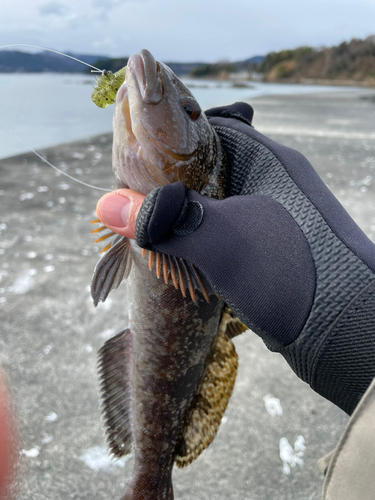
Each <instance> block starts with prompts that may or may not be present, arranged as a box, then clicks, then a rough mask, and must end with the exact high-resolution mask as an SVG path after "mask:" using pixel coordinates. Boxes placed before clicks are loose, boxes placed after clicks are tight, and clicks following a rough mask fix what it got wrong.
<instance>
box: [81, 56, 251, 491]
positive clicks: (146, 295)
mask: <svg viewBox="0 0 375 500" xmlns="http://www.w3.org/2000/svg"><path fill="white" fill-rule="evenodd" d="M114 105H115V109H114V118H113V149H112V167H113V173H114V176H115V180H116V188H117V189H120V188H130V189H132V190H135V191H139V192H141V193H143V194H145V195H147V194H148V193H149V192H150V191H152V190H153V189H155V188H157V187H161V186H165V185H167V184H170V183H173V182H177V181H179V182H182V183H183V184H184V185H185V186H186V187H187V188H188V189H194V190H196V191H197V192H199V193H201V194H202V195H204V196H209V197H212V198H216V199H223V198H225V197H226V196H227V185H228V176H229V169H228V162H227V160H226V157H225V153H224V151H223V150H222V148H221V146H220V141H219V139H218V137H217V135H216V133H215V131H214V129H213V128H212V127H211V126H210V124H209V122H208V120H207V117H206V116H205V114H204V112H203V111H202V110H201V108H200V106H199V104H198V102H197V101H196V99H195V98H194V97H193V95H192V93H191V92H190V90H189V89H188V88H187V87H186V86H185V85H184V84H183V82H181V80H179V79H178V77H177V76H176V75H175V74H174V73H173V72H172V70H171V69H170V68H169V67H168V66H166V65H165V64H163V63H162V62H158V61H156V60H155V58H154V57H153V55H152V54H151V53H150V52H149V51H147V50H145V49H144V50H142V51H141V52H140V53H139V54H133V55H132V56H131V57H130V58H129V60H128V64H127V68H126V76H125V81H124V83H123V84H122V85H121V87H120V88H119V90H118V91H117V93H116V98H115V103H114ZM94 222H95V221H94ZM104 229H105V226H101V227H100V228H99V229H97V230H95V231H96V232H98V231H102V230H104ZM109 236H113V233H109ZM104 239H106V235H105V236H103V237H101V238H99V240H104ZM97 241H98V240H97ZM105 250H106V253H105V254H104V256H103V257H102V258H101V259H100V260H99V262H98V264H97V266H96V268H95V271H94V276H93V279H92V283H91V293H92V297H93V300H94V304H95V305H97V304H98V303H99V302H100V301H105V300H106V298H107V296H108V294H109V293H110V292H111V290H113V289H115V288H117V287H118V286H119V285H120V283H122V282H125V283H126V288H127V308H128V315H129V326H128V327H127V328H126V329H124V330H123V331H122V332H120V333H119V334H117V335H115V336H114V337H113V338H111V339H109V340H108V341H107V342H106V343H105V344H104V346H103V347H102V348H101V349H100V351H99V357H98V366H99V375H100V381H101V382H100V383H101V386H100V387H101V398H102V411H103V420H104V427H105V432H106V436H107V441H108V445H109V449H110V452H111V453H112V454H113V455H114V456H115V457H122V456H125V455H127V454H130V453H132V454H133V459H134V467H133V473H132V477H131V479H130V480H129V482H128V484H127V486H126V489H125V493H124V495H123V497H122V500H141V499H142V500H146V499H147V500H171V499H173V485H172V470H173V466H174V464H176V465H177V467H181V468H182V467H185V466H187V465H189V464H190V463H191V462H192V461H193V460H195V459H196V458H197V457H198V456H199V455H200V453H201V452H202V451H203V450H204V449H205V448H207V446H208V445H209V444H210V443H211V442H212V441H213V439H214V437H215V436H216V434H217V431H218V429H219V426H220V422H221V419H222V417H223V415H224V412H225V410H226V407H227V404H228V401H229V399H230V396H231V394H232V391H233V387H234V383H235V379H236V373H237V366H238V358H237V354H236V351H235V348H234V344H233V342H232V338H233V337H234V336H236V335H238V334H240V333H242V332H243V331H245V330H247V327H246V326H245V325H243V323H241V321H240V320H239V319H238V318H236V317H235V315H234V314H233V312H232V311H231V310H230V309H229V308H228V307H227V306H226V304H225V303H224V302H223V301H222V300H221V299H220V297H218V296H217V295H216V294H215V292H214V291H213V290H212V288H211V286H210V283H209V282H208V281H207V279H206V278H205V276H204V274H203V273H202V272H201V271H200V270H199V269H196V268H195V267H194V266H192V265H191V264H190V263H188V262H186V261H185V260H183V259H178V258H175V257H172V256H168V255H164V254H160V253H157V252H152V251H145V250H142V249H141V248H140V247H138V245H137V244H136V242H135V241H133V240H129V239H127V238H125V237H121V236H116V237H115V239H114V240H113V243H110V244H109V245H107V247H106V248H105Z"/></svg>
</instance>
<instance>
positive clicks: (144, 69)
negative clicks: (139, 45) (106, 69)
mask: <svg viewBox="0 0 375 500" xmlns="http://www.w3.org/2000/svg"><path fill="white" fill-rule="evenodd" d="M127 69H128V71H129V72H130V73H132V75H133V76H134V77H135V81H136V83H137V84H138V89H139V91H140V94H141V96H142V99H143V100H144V102H145V103H147V104H157V103H159V102H160V101H161V99H162V97H163V94H164V86H163V80H162V77H161V74H160V67H159V64H158V63H157V62H156V61H155V58H154V56H153V55H152V54H151V52H149V51H148V50H146V49H142V50H141V51H140V53H139V54H133V55H131V56H130V57H129V60H128V64H127Z"/></svg>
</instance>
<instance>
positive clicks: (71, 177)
mask: <svg viewBox="0 0 375 500" xmlns="http://www.w3.org/2000/svg"><path fill="white" fill-rule="evenodd" d="M20 45H22V46H27V47H35V48H37V49H42V50H47V51H49V52H54V53H56V54H60V55H61V56H64V57H68V58H69V59H73V60H74V61H77V62H79V63H81V64H84V65H85V66H88V67H89V68H93V69H94V70H95V71H92V70H91V72H92V73H94V72H99V73H103V72H104V71H105V70H101V69H98V68H96V67H95V66H92V65H91V64H88V63H85V62H84V61H81V60H80V59H77V58H76V57H72V56H69V55H68V54H64V53H63V52H58V51H57V50H53V49H47V48H46V47H40V46H39V45H31V44H29V43H10V44H8V45H1V46H0V49H4V48H6V47H14V46H20ZM0 118H1V119H2V120H3V122H4V123H5V124H6V125H7V127H8V128H10V130H12V132H13V133H14V134H16V136H17V137H18V138H19V140H20V141H21V142H22V143H23V144H24V145H25V146H26V147H27V148H28V149H30V151H32V152H33V153H34V154H35V155H36V156H37V157H38V158H40V159H41V160H42V161H43V162H44V163H47V165H49V166H50V167H51V168H53V169H54V170H56V171H57V172H60V174H63V175H65V176H66V177H68V178H69V179H71V180H72V181H75V182H78V184H82V185H83V186H86V187H89V188H92V189H97V190H99V191H106V192H107V193H109V192H110V191H111V189H104V188H101V187H98V186H93V185H92V184H88V183H87V182H84V181H81V180H80V179H76V178H75V177H73V176H72V175H69V174H67V173H66V172H64V171H63V170H60V169H59V168H57V167H55V165H53V164H52V163H51V162H49V161H48V160H47V159H46V158H44V157H43V156H42V155H41V154H39V153H38V152H37V151H35V149H33V148H32V147H31V146H30V145H29V144H27V142H26V141H25V140H24V139H23V138H22V137H21V136H20V134H19V133H18V132H17V131H16V130H15V129H14V128H13V127H12V126H11V125H10V123H9V122H8V121H7V120H6V119H5V118H4V117H3V116H2V115H0Z"/></svg>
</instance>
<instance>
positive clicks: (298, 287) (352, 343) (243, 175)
mask: <svg viewBox="0 0 375 500" xmlns="http://www.w3.org/2000/svg"><path fill="white" fill-rule="evenodd" d="M206 114H207V116H208V117H209V119H210V123H211V125H212V126H213V127H214V128H215V131H216V132H217V134H218V136H219V138H220V142H221V145H222V147H223V149H224V150H225V152H226V154H227V156H228V159H229V162H230V165H231V175H230V181H231V182H230V188H229V190H230V192H229V197H228V198H227V199H225V200H222V201H217V200H213V199H209V198H205V197H202V196H200V195H199V194H198V193H196V192H194V191H190V192H186V190H185V187H184V186H183V185H182V184H180V183H175V184H172V185H168V186H164V187H163V188H159V189H157V190H154V191H152V192H151V193H150V194H149V195H148V196H147V197H146V200H145V201H144V202H143V199H144V197H143V196H142V195H139V194H135V193H133V192H130V191H129V190H120V191H118V192H117V193H118V194H109V195H106V196H105V197H104V198H103V199H102V200H101V201H100V202H99V204H98V216H99V218H100V219H101V220H102V222H103V223H104V224H105V225H107V226H108V227H110V228H111V229H113V230H114V231H116V232H118V233H119V234H123V235H125V236H128V237H134V232H133V231H134V225H135V221H136V231H135V235H136V239H137V242H138V244H139V245H140V246H142V247H143V248H147V249H152V250H155V251H158V252H162V253H166V254H170V255H174V256H176V257H181V258H184V259H185V260H187V261H188V262H190V263H192V264H194V265H195V266H196V267H197V268H198V269H199V270H200V271H201V272H202V273H203V274H204V275H205V276H206V278H207V279H208V281H209V282H210V283H211V284H212V287H213V289H214V290H215V292H216V293H217V294H218V295H219V296H220V297H221V298H222V299H223V300H224V301H225V302H226V303H227V304H228V305H229V306H230V307H231V309H232V310H233V311H234V312H235V313H236V314H237V316H238V317H239V318H240V319H241V321H243V322H244V323H245V324H246V325H247V326H248V327H249V328H251V329H252V330H253V331H255V332H256V333H257V334H258V335H260V336H261V337H262V338H263V340H264V341H265V343H266V344H267V346H268V347H269V348H270V349H271V350H274V351H277V352H280V353H281V354H282V355H283V356H284V357H285V359H286V360H287V361H288V363H289V364H290V365H291V367H292V368H293V370H294V371H295V372H296V373H297V375H298V376H299V377H300V378H302V379H303V380H304V381H306V382H308V383H309V384H310V385H311V387H312V388H313V389H314V390H316V391H317V392H318V393H320V394H321V395H323V396H324V397H326V398H327V399H329V400H331V401H332V402H334V403H335V404H337V405H338V406H339V407H341V408H342V409H343V410H344V411H346V412H347V413H352V411H353V410H354V408H355V406H356V404H357V403H358V401H359V399H360V397H361V396H362V394H363V393H364V392H365V390H366V389H367V387H368V385H369V384H370V382H371V380H372V378H373V377H374V376H375V246H374V245H373V244H372V243H371V241H370V240H368V239H367V237H366V236H365V235H364V233H363V232H362V231H361V230H360V229H359V228H358V226H357V225H356V224H355V223H354V221H353V220H352V219H351V218H350V216H349V215H348V214H347V213H346V211H345V210H344V208H343V207H342V206H341V205H340V204H339V202H338V201H337V200H336V199H335V198H334V196H333V195H332V193H331V192H330V191H329V190H328V188H327V187H326V186H325V185H324V183H323V182H322V181H321V179H320V178H319V177H318V175H317V174H316V172H315V171H314V170H313V168H312V167H311V165H310V164H309V163H308V161H307V160H306V159H305V158H304V157H303V156H302V155H301V154H300V153H298V152H297V151H294V150H291V149H289V148H286V147H284V146H281V145H280V144H277V143H275V142H273V141H271V140H270V139H268V138H267V137H265V136H263V135H261V134H259V133H258V132H257V131H255V130H254V129H253V128H252V127H251V126H250V121H251V117H252V110H251V108H250V107H249V106H248V105H246V104H244V103H242V104H238V103H237V104H236V105H233V106H230V107H223V108H216V109H213V110H210V111H208V112H206ZM124 196H125V197H127V198H124ZM126 199H129V200H130V203H127V204H124V203H123V201H124V200H126ZM120 201H121V203H120ZM113 202H116V203H117V204H118V206H117V208H114V204H113ZM142 202H143V203H142ZM140 205H141V208H140V210H139V207H140ZM138 210H139V214H138ZM111 214H112V215H111ZM113 214H116V218H113ZM137 214H138V215H137ZM121 225H122V228H121ZM125 225H126V229H124V227H125Z"/></svg>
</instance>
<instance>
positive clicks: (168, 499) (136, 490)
mask: <svg viewBox="0 0 375 500" xmlns="http://www.w3.org/2000/svg"><path fill="white" fill-rule="evenodd" d="M173 498H174V497H173V486H172V474H169V475H168V476H164V477H160V476H157V475H156V476H154V477H151V476H148V475H142V476H138V477H137V476H136V477H134V478H132V479H131V480H130V482H129V483H128V485H127V487H126V490H125V495H124V496H123V497H122V499H121V500H173Z"/></svg>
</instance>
